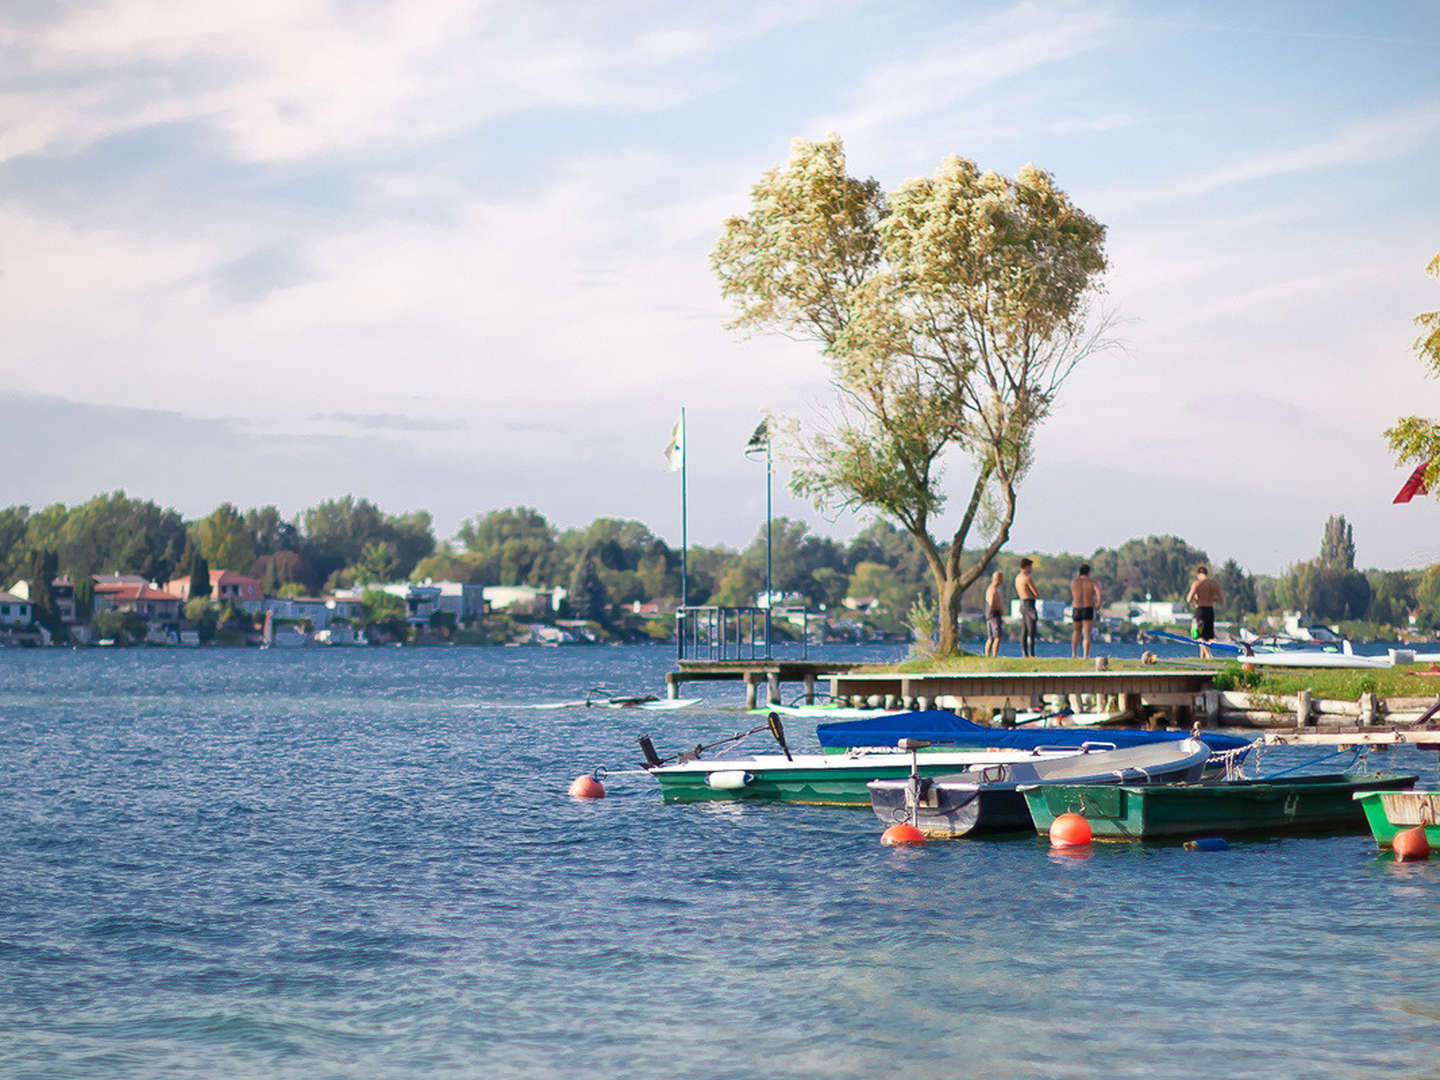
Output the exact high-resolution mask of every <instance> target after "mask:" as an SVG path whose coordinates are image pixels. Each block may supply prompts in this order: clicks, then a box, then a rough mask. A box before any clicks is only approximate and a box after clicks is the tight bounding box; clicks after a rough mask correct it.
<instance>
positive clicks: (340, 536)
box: [301, 495, 435, 581]
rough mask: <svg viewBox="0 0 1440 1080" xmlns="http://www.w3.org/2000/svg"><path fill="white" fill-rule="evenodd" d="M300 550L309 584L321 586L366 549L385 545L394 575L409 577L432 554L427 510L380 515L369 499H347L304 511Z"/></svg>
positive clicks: (348, 565)
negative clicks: (310, 576)
mask: <svg viewBox="0 0 1440 1080" xmlns="http://www.w3.org/2000/svg"><path fill="white" fill-rule="evenodd" d="M301 520H302V521H303V523H304V545H303V546H304V550H303V551H302V552H301V554H303V555H305V557H306V558H307V559H308V560H309V562H310V565H311V566H312V567H313V572H314V580H316V581H325V580H327V579H330V578H331V577H332V576H334V575H336V574H337V572H338V571H341V570H343V569H344V568H345V567H350V566H354V565H355V564H357V563H358V562H359V561H360V558H361V554H362V552H363V551H364V550H365V545H367V544H380V543H388V544H389V545H390V546H391V551H392V552H393V555H394V558H395V573H396V575H397V576H399V577H409V575H410V572H411V570H413V569H414V568H415V564H416V563H418V562H419V561H420V560H421V559H423V558H424V557H425V556H427V555H429V554H430V553H431V552H432V551H434V550H435V536H434V534H433V533H432V531H431V518H430V514H429V513H428V512H427V511H424V510H420V511H416V512H415V513H412V514H385V513H382V512H381V511H380V509H379V508H378V507H377V506H375V504H374V503H372V502H370V501H369V500H368V499H356V498H355V497H354V496H353V495H346V496H345V497H344V498H343V499H330V500H328V501H326V502H322V503H320V504H319V505H317V506H314V507H312V508H311V509H309V510H306V511H305V512H304V513H303V514H302V515H301Z"/></svg>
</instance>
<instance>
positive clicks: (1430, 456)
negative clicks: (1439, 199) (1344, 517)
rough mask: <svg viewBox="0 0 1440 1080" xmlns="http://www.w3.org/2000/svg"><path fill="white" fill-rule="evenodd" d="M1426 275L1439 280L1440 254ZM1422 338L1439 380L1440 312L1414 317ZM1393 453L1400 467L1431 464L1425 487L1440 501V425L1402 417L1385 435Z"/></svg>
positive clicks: (1424, 356) (1423, 355)
mask: <svg viewBox="0 0 1440 1080" xmlns="http://www.w3.org/2000/svg"><path fill="white" fill-rule="evenodd" d="M1425 272H1426V273H1427V274H1429V275H1430V276H1431V277H1433V278H1440V254H1437V255H1436V256H1435V257H1434V258H1433V259H1431V260H1430V265H1429V266H1427V267H1426V268H1425ZM1415 325H1416V326H1418V327H1420V330H1421V334H1420V336H1419V337H1418V338H1416V340H1415V352H1416V353H1417V354H1418V355H1419V357H1420V360H1421V362H1422V363H1423V364H1424V365H1425V367H1426V368H1427V369H1429V370H1428V373H1429V374H1430V375H1431V376H1432V377H1434V378H1437V379H1440V311H1425V312H1421V313H1420V314H1419V315H1416V316H1415ZM1385 437H1386V438H1387V439H1388V440H1389V441H1390V450H1391V452H1392V453H1394V455H1395V460H1396V462H1397V463H1399V464H1401V465H1409V464H1419V463H1421V462H1426V461H1428V462H1429V463H1430V464H1429V467H1428V468H1427V469H1426V470H1425V483H1426V485H1427V487H1428V488H1429V491H1430V493H1431V494H1432V495H1435V496H1437V497H1440V422H1437V421H1434V420H1430V419H1427V418H1426V417H1423V416H1402V417H1401V418H1400V419H1399V420H1397V421H1395V426H1394V427H1392V428H1390V429H1388V430H1387V431H1386V432H1385Z"/></svg>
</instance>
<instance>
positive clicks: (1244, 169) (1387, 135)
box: [1106, 98, 1440, 205]
mask: <svg viewBox="0 0 1440 1080" xmlns="http://www.w3.org/2000/svg"><path fill="white" fill-rule="evenodd" d="M1437 132H1440V99H1434V98H1431V99H1427V100H1424V101H1419V102H1416V103H1415V104H1413V105H1410V106H1408V107H1406V108H1404V109H1401V110H1399V111H1397V112H1394V113H1391V114H1390V115H1388V116H1383V117H1380V118H1378V119H1375V120H1370V121H1366V122H1364V123H1360V124H1352V125H1350V126H1348V127H1346V128H1344V129H1342V130H1341V131H1339V132H1337V133H1336V134H1334V135H1331V136H1328V137H1326V138H1323V139H1317V140H1314V141H1311V142H1307V143H1301V144H1299V145H1295V146H1292V147H1290V148H1289V149H1284V150H1274V151H1267V152H1265V153H1261V154H1253V155H1250V156H1248V157H1243V158H1239V159H1237V160H1235V161H1232V162H1228V163H1226V164H1224V165H1220V166H1217V167H1215V168H1212V169H1209V170H1205V171H1201V172H1199V173H1197V174H1196V175H1193V176H1189V177H1186V178H1182V179H1176V180H1174V181H1172V182H1170V183H1166V184H1158V185H1154V184H1147V185H1144V186H1137V187H1129V188H1119V189H1116V190H1114V191H1112V192H1110V193H1108V194H1107V195H1106V198H1109V199H1111V200H1112V201H1115V202H1118V203H1128V204H1131V205H1140V204H1150V203H1164V202H1181V201H1184V200H1187V199H1195V198H1199V197H1201V196H1203V195H1209V194H1210V193H1212V192H1215V191H1219V190H1221V189H1222V188H1227V187H1232V186H1234V185H1236V184H1246V183H1253V182H1255V181H1258V180H1269V179H1273V178H1274V177H1277V176H1287V175H1292V174H1295V173H1304V172H1311V171H1314V170H1317V169H1327V168H1334V167H1337V166H1347V165H1366V164H1370V163H1372V162H1380V161H1391V160H1394V159H1395V158H1398V157H1403V156H1405V155H1406V154H1409V153H1411V152H1412V151H1414V150H1415V149H1416V148H1417V147H1421V146H1425V145H1428V144H1431V143H1433V142H1434V141H1435V138H1436V134H1437Z"/></svg>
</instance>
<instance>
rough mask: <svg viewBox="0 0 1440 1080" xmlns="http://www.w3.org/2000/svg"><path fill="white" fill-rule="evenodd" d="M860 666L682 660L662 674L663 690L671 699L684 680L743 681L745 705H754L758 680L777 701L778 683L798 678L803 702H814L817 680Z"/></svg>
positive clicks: (773, 702) (771, 702) (776, 702)
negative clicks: (802, 689) (803, 696)
mask: <svg viewBox="0 0 1440 1080" xmlns="http://www.w3.org/2000/svg"><path fill="white" fill-rule="evenodd" d="M861 666H862V665H861V664H859V663H844V662H840V663H837V662H836V661H834V660H827V661H824V662H821V661H818V660H775V659H769V660H766V659H763V658H756V659H750V660H681V661H679V670H678V671H671V672H667V673H666V675H665V694H666V696H667V697H669V698H671V699H674V698H678V697H680V696H681V695H680V687H681V686H682V685H683V684H684V683H687V682H720V681H726V682H743V683H744V684H745V707H746V708H747V709H754V708H756V707H757V706H758V705H759V696H760V695H759V688H760V686H761V684H764V686H765V687H766V704H768V705H779V704H781V703H782V699H781V691H780V687H781V685H782V684H784V683H787V682H789V683H794V682H798V683H801V684H802V685H803V686H804V688H805V704H807V705H813V704H815V683H816V680H818V679H820V678H822V677H830V678H833V677H834V676H836V675H837V674H840V673H843V672H846V671H850V670H852V669H854V668H857V667H861Z"/></svg>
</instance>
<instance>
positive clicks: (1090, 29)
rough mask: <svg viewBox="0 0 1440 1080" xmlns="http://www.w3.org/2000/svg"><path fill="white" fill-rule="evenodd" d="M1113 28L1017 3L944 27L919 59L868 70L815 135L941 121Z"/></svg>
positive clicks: (1083, 13) (1083, 12)
mask: <svg viewBox="0 0 1440 1080" xmlns="http://www.w3.org/2000/svg"><path fill="white" fill-rule="evenodd" d="M1113 24H1114V16H1113V14H1112V13H1111V12H1109V11H1108V10H1105V9H1101V10H1087V9H1084V8H1076V7H1073V6H1069V5H1051V4H1031V3H1024V4H1020V5H1018V6H1016V7H1013V8H1010V9H1008V10H1005V11H1003V12H1001V13H1000V14H998V15H992V16H988V17H985V18H977V19H973V20H970V21H968V22H964V23H956V24H951V25H949V26H945V27H943V28H942V29H941V30H939V31H938V32H937V34H936V35H935V38H936V40H934V41H933V42H932V43H931V44H930V45H929V47H928V48H927V49H925V50H924V51H922V52H919V53H918V54H917V53H915V52H913V51H909V50H907V52H906V55H905V56H904V58H903V59H895V60H891V61H889V62H888V63H885V64H883V65H881V66H879V67H875V68H872V69H871V70H869V71H868V72H867V73H866V74H865V76H864V78H863V79H862V80H861V82H860V87H859V90H858V92H857V98H858V100H857V101H856V102H855V103H854V104H853V105H852V106H851V107H850V108H849V109H848V110H847V111H846V112H843V113H839V114H836V115H833V116H830V117H827V118H826V119H824V120H822V121H820V122H819V123H818V125H817V127H818V128H819V129H820V130H830V131H839V132H841V133H842V134H844V135H845V136H846V137H847V138H850V137H854V138H856V139H860V138H863V137H865V136H867V135H869V134H871V133H872V132H875V131H878V130H884V129H887V128H890V127H893V126H894V125H896V124H900V123H903V122H905V121H910V120H914V119H916V118H920V117H926V116H932V115H936V114H949V113H950V112H951V111H952V110H953V109H954V107H955V106H956V105H957V104H958V103H959V102H961V101H964V100H966V99H967V98H970V97H972V96H973V95H975V94H976V93H977V92H978V91H980V90H981V89H983V88H986V87H990V86H993V85H994V84H997V83H1003V82H1005V81H1006V80H1010V79H1014V78H1015V77H1017V76H1020V75H1024V74H1026V73H1027V72H1031V71H1033V70H1035V69H1036V68H1040V67H1044V66H1045V65H1047V64H1051V63H1054V62H1056V61H1059V60H1064V59H1068V58H1070V57H1072V56H1076V55H1078V54H1080V53H1083V52H1086V51H1088V50H1091V49H1094V48H1096V47H1098V46H1099V45H1101V44H1102V42H1103V41H1104V35H1105V33H1106V31H1107V29H1108V28H1109V27H1111V26H1112V25H1113Z"/></svg>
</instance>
